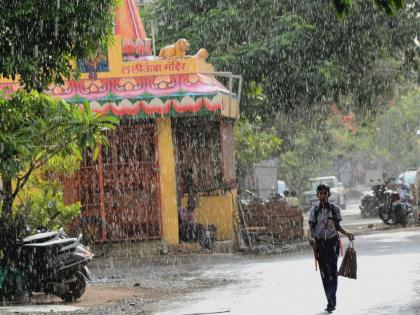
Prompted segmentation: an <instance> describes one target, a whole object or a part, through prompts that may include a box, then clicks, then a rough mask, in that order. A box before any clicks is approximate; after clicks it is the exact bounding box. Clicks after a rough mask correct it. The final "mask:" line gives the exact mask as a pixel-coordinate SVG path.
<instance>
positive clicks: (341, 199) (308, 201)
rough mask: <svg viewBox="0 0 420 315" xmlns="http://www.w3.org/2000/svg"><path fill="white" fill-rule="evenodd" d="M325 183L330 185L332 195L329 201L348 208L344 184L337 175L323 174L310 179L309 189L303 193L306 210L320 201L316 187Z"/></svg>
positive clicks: (303, 203)
mask: <svg viewBox="0 0 420 315" xmlns="http://www.w3.org/2000/svg"><path fill="white" fill-rule="evenodd" d="M320 184H324V185H326V186H328V187H330V192H331V196H330V198H329V201H330V202H332V203H334V204H335V205H337V206H339V207H340V208H341V209H345V208H346V196H345V194H344V187H343V184H342V183H340V182H339V180H338V178H337V177H335V176H323V177H315V178H310V179H309V186H310V187H309V189H310V190H308V191H305V192H304V193H303V200H302V205H303V207H304V209H305V210H309V209H310V208H311V207H312V206H314V205H316V204H317V203H318V197H317V195H316V188H317V187H318V185H320Z"/></svg>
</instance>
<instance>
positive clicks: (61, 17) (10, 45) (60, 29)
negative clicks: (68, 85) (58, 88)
mask: <svg viewBox="0 0 420 315" xmlns="http://www.w3.org/2000/svg"><path fill="white" fill-rule="evenodd" d="M118 2H119V1H118V0H86V1H60V0H56V1H48V0H9V1H6V0H1V1H0V3H1V6H0V7H1V9H2V14H1V16H0V75H2V76H3V77H5V78H9V77H10V78H12V79H15V78H16V77H17V76H19V77H20V78H19V80H20V82H21V83H22V85H23V86H24V87H25V88H26V89H27V90H31V89H36V90H38V91H42V90H44V89H45V87H46V86H48V85H49V84H50V83H51V82H55V83H62V82H63V79H64V78H67V79H69V78H72V77H73V76H74V74H75V73H76V69H75V67H74V61H75V60H78V59H83V58H87V57H89V56H92V55H94V54H96V53H97V51H98V50H101V49H103V48H105V47H106V46H107V44H108V43H109V41H110V39H111V38H112V35H113V12H114V9H115V7H116V5H117V4H118Z"/></svg>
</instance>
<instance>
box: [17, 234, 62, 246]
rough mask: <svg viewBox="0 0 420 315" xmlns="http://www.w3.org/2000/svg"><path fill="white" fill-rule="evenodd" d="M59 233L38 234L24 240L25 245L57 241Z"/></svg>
mask: <svg viewBox="0 0 420 315" xmlns="http://www.w3.org/2000/svg"><path fill="white" fill-rule="evenodd" d="M58 233H59V232H58V231H50V232H44V233H38V234H35V235H32V236H28V237H26V238H24V239H23V243H24V244H31V243H44V242H47V241H50V240H53V239H55V238H56V237H57V236H58Z"/></svg>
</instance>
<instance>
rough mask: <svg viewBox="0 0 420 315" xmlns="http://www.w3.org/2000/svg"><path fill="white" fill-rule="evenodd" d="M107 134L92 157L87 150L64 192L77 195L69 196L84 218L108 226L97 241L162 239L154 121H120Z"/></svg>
mask: <svg viewBox="0 0 420 315" xmlns="http://www.w3.org/2000/svg"><path fill="white" fill-rule="evenodd" d="M107 136H108V140H109V146H107V147H103V148H102V151H101V153H100V154H99V157H98V159H97V160H96V161H95V160H94V159H93V158H92V154H91V153H90V152H86V153H85V154H84V157H83V162H82V165H81V168H80V170H79V172H78V173H77V174H76V177H77V178H76V179H72V180H71V181H66V182H67V185H66V183H65V190H66V194H67V195H69V192H71V191H73V196H74V195H75V194H77V195H78V197H79V198H77V199H73V198H72V199H73V202H74V201H76V200H80V201H81V204H82V220H83V218H92V217H94V218H99V219H100V220H99V221H101V220H102V221H103V220H105V222H106V224H107V226H108V228H107V229H104V230H103V231H102V232H101V234H102V235H100V236H98V239H100V240H113V241H119V240H145V239H156V238H160V237H161V211H160V200H159V163H158V157H157V146H156V123H155V121H154V120H149V121H134V120H123V121H121V122H120V125H119V126H118V128H117V129H115V130H114V131H112V132H110V133H109V134H108V135H107ZM69 184H72V185H75V187H73V189H72V188H71V187H69ZM66 194H65V195H66ZM70 195H71V194H70ZM74 197H75V196H74Z"/></svg>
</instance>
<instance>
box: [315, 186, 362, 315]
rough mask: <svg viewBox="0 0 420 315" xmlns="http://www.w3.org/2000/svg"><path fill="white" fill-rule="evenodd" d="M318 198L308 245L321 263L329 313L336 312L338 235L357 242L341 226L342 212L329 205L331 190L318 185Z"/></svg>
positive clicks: (319, 263)
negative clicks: (340, 234)
mask: <svg viewBox="0 0 420 315" xmlns="http://www.w3.org/2000/svg"><path fill="white" fill-rule="evenodd" d="M316 192H317V197H318V200H319V205H316V206H314V207H312V209H311V210H310V212H309V234H310V235H309V244H311V246H312V247H313V248H314V253H315V258H316V259H317V261H318V265H319V271H320V273H321V279H322V284H323V286H324V291H325V295H326V297H327V301H328V304H327V308H326V311H328V312H329V313H332V312H333V311H334V310H335V307H336V304H337V300H336V292H337V260H338V255H339V251H340V245H339V238H338V233H337V232H340V233H342V234H344V235H345V236H347V237H348V238H349V239H350V240H354V236H353V234H352V233H350V232H347V231H345V230H344V229H343V228H342V227H341V226H340V221H341V213H340V208H338V207H337V206H336V205H334V204H332V203H329V202H328V197H329V196H330V195H331V194H330V188H329V187H328V186H326V185H324V184H321V185H318V187H317V189H316Z"/></svg>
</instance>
